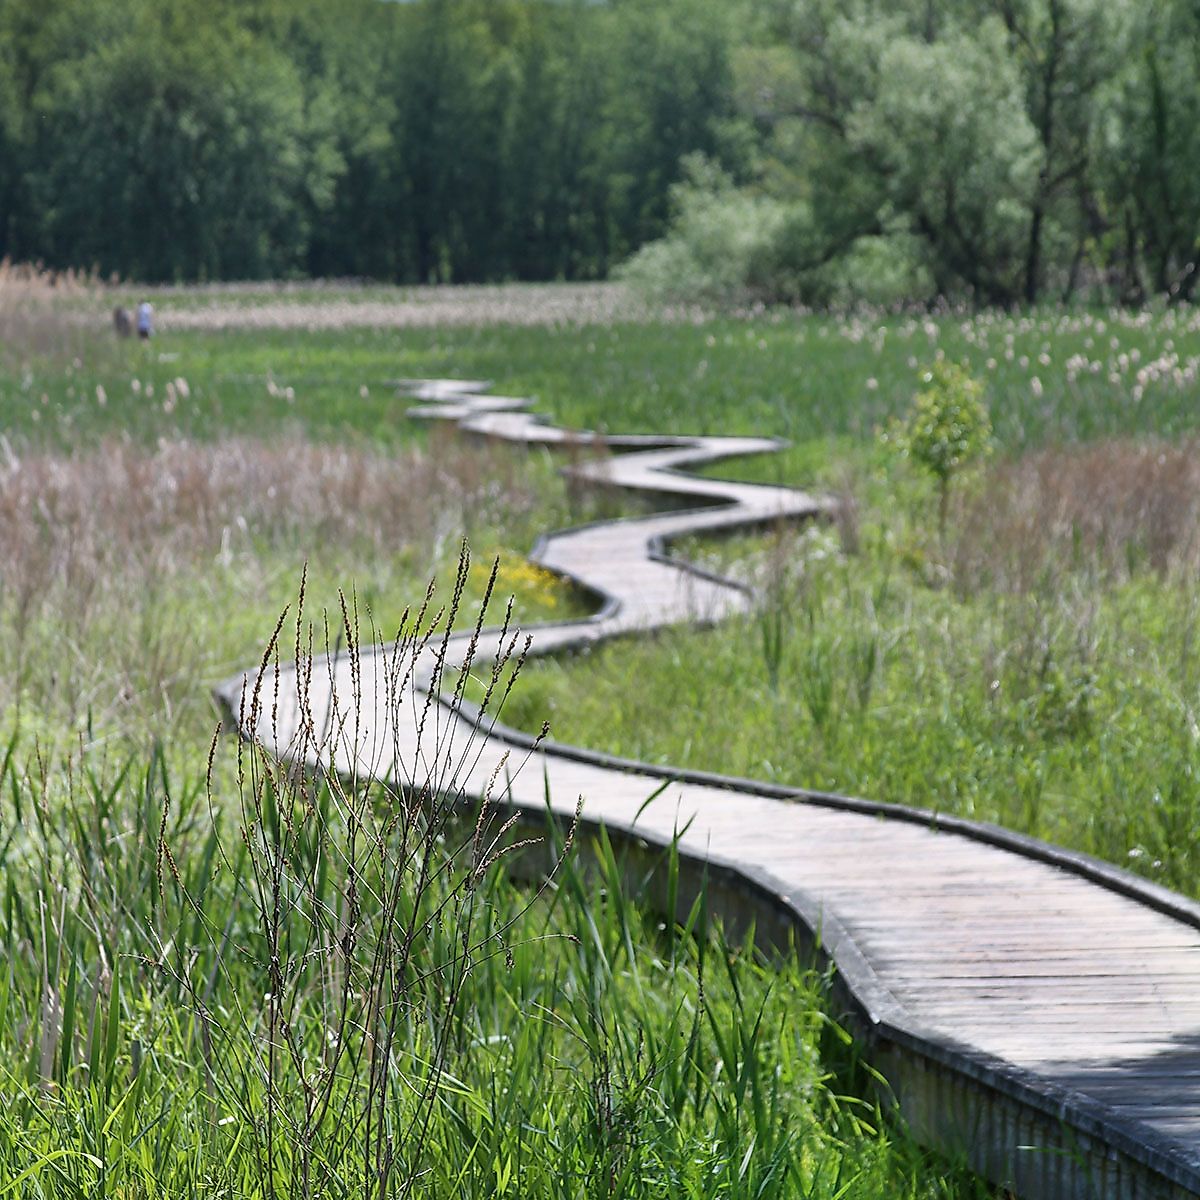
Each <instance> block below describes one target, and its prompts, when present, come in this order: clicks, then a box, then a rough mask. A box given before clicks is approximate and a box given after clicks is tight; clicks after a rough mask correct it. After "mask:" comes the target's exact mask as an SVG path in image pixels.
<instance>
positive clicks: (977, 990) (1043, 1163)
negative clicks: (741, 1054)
mask: <svg viewBox="0 0 1200 1200" xmlns="http://www.w3.org/2000/svg"><path fill="white" fill-rule="evenodd" d="M405 390H407V391H408V392H409V394H411V395H414V396H415V397H417V398H418V399H420V400H422V401H423V402H424V403H423V407H421V408H419V409H416V410H414V412H415V414H416V415H418V416H423V417H430V418H440V419H447V420H454V421H457V422H458V423H459V425H460V426H461V427H462V428H463V429H464V430H466V431H467V432H469V433H472V434H476V435H480V436H485V437H489V438H503V439H507V440H509V441H513V442H517V443H523V444H532V443H540V444H547V445H561V444H564V443H568V442H571V441H575V442H580V441H586V439H587V438H588V437H590V435H570V434H568V433H566V432H564V431H562V430H559V429H556V428H554V427H552V426H548V425H544V424H542V423H540V422H539V421H538V420H537V419H536V418H534V417H532V416H531V415H529V414H528V413H527V412H526V411H525V402H524V401H521V400H513V399H507V398H503V397H497V396H491V395H488V394H486V387H485V385H483V384H476V383H463V382H454V381H414V382H413V383H411V384H407V385H405ZM606 445H607V446H608V447H609V448H610V449H612V450H614V451H619V452H620V453H617V454H614V455H613V456H612V457H608V458H596V459H588V460H585V461H582V462H578V463H577V464H576V465H574V466H572V467H571V468H569V469H570V470H572V471H573V472H575V473H576V474H577V475H579V476H581V477H583V478H585V479H587V480H590V481H592V482H596V483H604V484H608V485H617V486H620V487H625V488H631V489H637V490H640V491H644V492H648V493H651V494H654V495H659V496H664V495H665V496H670V497H672V498H673V499H674V500H675V502H676V504H677V505H678V503H679V502H680V501H682V502H683V503H684V504H687V505H689V507H687V508H686V509H684V510H682V511H680V510H679V509H678V508H676V509H675V510H673V511H669V512H664V513H658V514H655V515H651V516H646V517H638V518H631V519H626V520H621V521H612V522H605V523H600V524H596V525H591V526H586V527H583V528H580V529H576V530H570V531H565V532H562V533H556V534H551V535H548V536H546V537H544V538H542V539H541V540H540V541H539V543H538V545H537V547H536V548H535V550H534V552H533V555H532V557H533V558H534V559H535V561H537V562H539V563H540V564H542V565H543V566H545V567H548V568H550V569H551V570H554V571H557V572H561V573H563V574H565V575H568V576H570V577H571V578H572V579H574V580H577V581H578V582H580V583H582V584H584V585H585V586H587V587H588V588H590V589H592V590H593V591H595V592H596V593H597V594H598V595H599V596H600V597H601V598H602V602H603V606H602V608H601V610H600V612H599V613H598V614H597V615H596V616H594V617H591V618H588V619H585V620H581V621H575V622H569V623H563V624H557V625H546V626H539V627H538V628H537V629H536V630H535V631H534V652H535V653H540V654H545V653H552V652H554V651H556V650H563V649H566V648H569V647H573V646H579V645H581V644H584V643H587V642H590V641H594V640H598V639H601V638H607V637H612V636H614V635H617V634H628V633H634V632H639V631H646V630H649V629H653V628H655V627H658V626H662V625H665V624H668V623H672V624H673V623H678V622H681V621H687V620H699V621H716V620H719V619H721V618H723V617H726V616H729V615H731V614H732V613H735V612H738V611H742V610H744V609H745V608H746V607H747V606H748V605H749V604H750V603H751V597H750V596H749V595H748V594H747V593H746V591H745V590H743V589H741V588H739V587H738V586H736V585H734V584H731V583H729V582H726V581H721V580H718V579H714V578H711V577H709V576H706V575H703V574H699V573H696V572H693V571H690V570H688V569H686V568H684V567H682V566H681V565H679V564H675V563H671V562H668V561H665V559H664V550H665V547H666V546H667V544H668V543H669V542H670V540H671V539H672V538H676V537H679V536H681V535H683V534H688V533H696V532H703V531H715V530H720V529H726V528H732V527H735V526H744V525H747V524H753V523H758V522H763V521H771V520H776V519H779V518H790V519H799V518H805V517H814V516H817V515H820V514H821V513H822V512H823V511H824V510H825V509H826V507H827V505H826V503H825V502H824V501H822V500H821V499H819V498H816V497H812V496H808V495H805V494H803V493H801V492H797V491H793V490H791V489H786V488H778V487H764V486H756V485H751V484H741V483H731V482H725V481H720V480H712V479H703V478H698V477H693V476H688V475H685V474H682V473H681V469H682V468H685V467H689V466H696V465H699V464H701V463H706V462H712V461H714V460H716V459H720V458H723V457H728V456H731V455H741V454H747V453H753V452H767V451H770V450H772V449H774V448H775V446H776V443H774V442H771V441H768V440H765V439H757V438H732V437H730V438H724V437H696V438H654V437H612V438H608V439H607V440H606ZM499 645H500V639H499V635H498V634H497V633H485V634H484V636H483V638H482V640H481V643H480V645H479V647H478V654H479V656H480V660H483V659H485V658H486V657H487V656H489V655H491V654H494V653H495V652H496V650H497V649H498V647H499ZM465 650H466V639H465V637H460V638H455V639H452V641H451V643H450V647H449V651H448V657H449V658H450V659H451V660H453V659H454V657H455V656H456V655H457V656H459V657H460V658H461V656H462V655H463V653H465ZM322 663H323V669H319V670H316V671H313V672H311V673H310V674H309V675H307V676H305V677H304V678H303V679H300V680H297V677H296V673H295V672H294V671H290V670H289V669H288V668H283V669H282V670H281V673H280V675H279V676H278V678H277V680H276V683H275V685H274V688H275V689H277V696H276V697H275V698H274V699H273V701H272V703H271V704H269V705H262V706H261V708H262V711H258V710H255V711H254V712H251V711H250V707H249V705H248V704H245V701H244V697H245V696H246V694H247V692H246V681H247V680H252V678H253V673H251V674H250V675H247V676H238V677H237V678H235V679H233V680H230V681H228V682H227V683H225V684H223V685H222V686H221V688H219V689H218V697H219V699H220V700H221V702H222V704H223V705H224V706H225V708H226V709H227V711H228V712H229V713H230V714H231V715H232V718H233V720H234V721H235V723H236V725H237V727H238V728H239V729H240V731H241V733H242V734H243V735H244V736H246V737H250V738H254V739H256V740H258V741H259V742H261V743H263V744H264V745H266V746H267V747H268V748H269V749H271V750H273V751H275V752H277V753H279V754H283V755H288V754H292V755H294V754H296V753H298V752H299V753H305V754H307V755H308V756H309V757H312V754H313V752H312V751H311V750H310V751H297V747H298V746H299V745H300V744H301V740H302V739H301V736H300V731H299V730H298V724H299V721H298V717H297V714H298V712H299V711H300V710H301V708H302V707H305V706H307V708H308V709H309V710H311V711H312V712H314V713H315V714H316V717H317V719H316V725H317V726H320V727H322V728H324V729H325V730H326V731H328V730H332V729H336V730H337V736H332V735H330V734H328V732H327V733H326V736H325V741H324V743H323V745H322V747H321V749H320V754H321V755H322V756H324V758H325V759H326V761H329V760H332V761H334V762H335V763H336V764H337V766H338V767H339V769H341V770H343V771H347V772H352V773H356V774H358V775H360V776H362V775H372V776H376V777H380V776H392V777H394V776H400V777H409V778H411V777H414V776H415V775H417V774H421V773H423V774H424V775H425V776H426V777H428V776H429V775H431V774H436V773H438V772H440V771H442V770H443V769H444V761H445V757H447V756H449V755H450V748H453V752H452V757H453V760H454V761H453V763H452V770H453V771H454V772H455V773H456V775H457V782H458V785H459V786H460V787H462V788H463V790H464V791H465V792H466V793H467V794H474V795H482V794H484V792H485V791H486V789H487V788H488V785H489V780H491V779H492V778H493V777H494V775H495V774H496V772H497V770H498V769H499V770H500V771H502V772H504V768H503V767H502V766H500V765H499V764H501V763H502V760H503V758H504V756H505V755H509V754H511V755H513V757H514V759H523V760H524V761H523V766H522V769H521V770H520V771H518V772H516V774H515V775H514V776H513V777H512V778H511V779H510V780H508V784H507V786H508V788H509V789H510V792H511V801H512V803H513V804H514V805H516V806H517V807H518V808H519V809H522V810H525V811H527V812H528V813H530V814H531V815H532V816H534V817H538V818H541V817H543V816H544V813H545V807H546V803H547V799H546V794H547V788H548V792H549V803H550V804H551V806H552V807H553V808H554V809H555V811H557V812H559V813H561V814H562V815H563V816H564V817H569V816H570V814H571V813H573V812H574V810H575V807H576V800H577V797H582V798H583V809H582V812H583V818H584V820H585V822H587V823H590V824H593V825H597V824H604V825H605V826H606V827H607V828H608V829H609V830H610V831H612V832H613V833H615V834H616V835H617V836H619V837H621V838H623V839H624V840H626V841H628V842H629V843H631V844H635V845H636V844H641V845H644V846H649V847H660V846H663V845H666V844H669V842H670V840H671V838H672V837H673V836H674V835H675V834H676V833H677V831H680V830H682V831H683V832H682V834H681V835H680V851H681V855H682V857H683V861H684V867H685V868H686V871H687V872H688V873H689V874H690V878H691V881H692V885H693V886H698V885H699V882H700V880H701V878H703V879H704V880H705V881H706V882H707V884H708V886H709V887H710V890H711V892H712V894H713V897H714V906H715V907H718V908H721V909H723V911H725V913H726V914H727V915H728V916H729V917H730V918H731V919H734V920H736V919H737V918H738V917H739V916H741V917H753V918H754V919H755V920H756V921H757V922H758V924H759V928H760V930H765V931H767V932H768V933H770V932H771V931H772V930H773V931H774V932H775V933H777V934H778V935H779V936H780V937H781V938H784V937H786V932H787V930H789V929H791V930H793V931H795V930H799V931H800V932H801V933H802V934H804V933H807V935H808V936H809V937H810V939H811V940H812V941H813V942H814V944H819V947H820V949H821V952H822V953H823V954H825V955H827V956H828V957H829V958H831V959H832V960H833V962H834V963H835V964H836V966H837V980H838V986H839V988H840V989H841V996H842V998H843V1000H844V1002H845V1004H846V1007H847V1013H848V1015H849V1018H850V1019H851V1021H852V1023H853V1024H854V1025H855V1026H856V1027H857V1030H858V1032H860V1033H861V1034H862V1035H863V1036H864V1037H865V1038H866V1039H867V1041H868V1042H869V1044H870V1046H871V1057H872V1062H873V1063H874V1064H875V1065H876V1066H877V1067H879V1068H880V1070H882V1072H883V1073H884V1075H885V1076H886V1077H887V1079H888V1081H889V1083H890V1085H891V1088H892V1090H893V1092H894V1094H895V1097H896V1100H897V1102H898V1104H899V1106H900V1109H901V1111H902V1113H903V1114H904V1116H905V1117H906V1119H907V1120H908V1121H909V1123H910V1125H911V1127H912V1129H913V1131H914V1133H915V1134H916V1136H917V1137H918V1138H920V1139H922V1140H924V1141H926V1142H927V1143H929V1144H931V1145H936V1146H939V1147H942V1148H944V1149H947V1150H950V1151H956V1152H960V1153H964V1154H965V1155H966V1156H967V1158H968V1160H969V1161H970V1162H971V1164H972V1165H973V1166H974V1167H975V1168H976V1169H977V1170H979V1171H980V1172H981V1173H982V1174H984V1175H986V1176H988V1177H990V1178H991V1179H993V1180H995V1181H997V1182H1000V1183H1003V1184H1006V1185H1008V1186H1009V1187H1011V1188H1012V1189H1013V1190H1014V1191H1015V1192H1016V1193H1017V1194H1018V1195H1020V1196H1027V1197H1051V1196H1054V1197H1060V1196H1061V1197H1092V1196H1095V1197H1105V1198H1108V1197H1112V1198H1117V1197H1121V1198H1125V1197H1159V1196H1163V1197H1167V1196H1170V1197H1176V1196H1191V1195H1200V906H1197V905H1195V904H1192V903H1191V902H1189V901H1187V900H1184V899H1182V898H1180V897H1178V896H1175V895H1174V894H1172V893H1169V892H1166V891H1165V890H1163V889H1160V888H1157V887H1155V886H1153V885H1151V884H1147V883H1145V882H1143V881H1141V880H1138V879H1136V878H1134V877H1133V876H1130V875H1128V874H1126V873H1124V872H1122V871H1119V870H1117V869H1116V868H1113V867H1109V866H1107V865H1106V864H1102V863H1099V862H1097V861H1095V860H1092V859H1088V858H1086V857H1084V856H1081V855H1076V854H1072V853H1069V852H1066V851H1062V850H1059V849H1056V848H1054V847H1050V846H1047V845H1044V844H1042V843H1038V842H1034V841H1032V840H1030V839H1026V838H1023V837H1021V836H1019V835H1015V834H1011V833H1007V832H1005V831H1002V830H998V829H995V828H994V827H990V826H983V825H978V824H974V823H971V822H966V821H961V820H956V819H954V818H945V817H937V816H934V815H933V814H931V813H927V812H920V811H916V810H909V809H901V808H895V807H891V806H882V805H877V804H872V803H869V802H865V801H858V800H850V799H846V798H844V797H836V796H826V795H819V794H814V793H806V792H799V791H791V790H788V789H783V788H776V787H769V786H765V785H762V784H756V783H753V782H750V781H738V780H729V779H719V778H716V777H711V776H703V775H699V774H696V773H690V772H686V771H675V770H670V769H656V768H652V767H647V766H644V765H640V764H636V763H626V762H619V761H616V760H613V759H609V758H606V757H605V756H603V755H599V754H594V753H590V752H588V751H583V750H577V749H572V748H568V747H557V746H553V745H548V746H541V747H536V746H533V745H532V744H531V743H530V741H529V739H527V738H524V737H522V736H521V735H520V734H516V733H513V732H512V731H510V730H505V729H502V728H500V727H498V726H494V725H490V724H486V723H485V724H483V725H480V724H479V722H478V721H476V720H475V719H473V714H472V712H471V711H470V710H469V709H468V710H466V711H462V712H456V711H454V710H452V709H451V707H449V706H448V705H445V704H440V703H434V704H432V706H429V705H428V698H427V689H428V684H429V678H430V675H431V674H432V670H433V666H432V662H431V661H430V656H429V655H426V657H425V659H424V660H422V661H420V662H419V663H418V665H417V670H416V671H415V674H414V675H413V676H412V677H410V678H408V679H403V678H401V672H400V671H399V667H398V665H397V663H396V661H395V655H389V648H388V647H383V646H379V647H364V648H359V649H358V650H357V652H356V653H354V654H342V655H340V656H333V657H331V658H329V659H327V660H322ZM631 686H635V685H634V684H632V683H631ZM298 692H303V693H305V703H304V705H301V704H300V703H299V702H298V700H297V698H296V695H297V693H298ZM348 698H349V699H348ZM427 708H428V712H429V716H428V719H427V721H424V722H423V721H422V718H421V715H420V714H421V713H422V712H423V711H426V709H427ZM268 709H269V710H270V711H269V712H268V711H266V710H268ZM351 710H352V711H351ZM678 719H681V720H686V714H680V716H679V718H678ZM311 728H312V727H311V726H310V729H311ZM419 728H420V729H421V731H422V733H423V737H421V736H418V730H419ZM433 744H437V745H438V746H439V747H440V753H441V754H442V755H443V759H441V760H439V761H438V762H432V761H430V752H429V751H428V750H427V747H428V746H429V745H433ZM504 773H505V774H507V773H506V772H504ZM650 797H653V799H649V798H650ZM648 799H649V803H647V800H648Z"/></svg>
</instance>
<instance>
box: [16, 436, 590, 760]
mask: <svg viewBox="0 0 1200 1200" xmlns="http://www.w3.org/2000/svg"><path fill="white" fill-rule="evenodd" d="M567 508H568V502H567V499H566V496H565V493H564V491H563V488H562V485H561V483H560V482H559V480H558V478H557V475H556V473H555V470H554V465H553V463H551V462H550V461H549V460H546V461H544V462H543V461H541V460H538V459H536V458H535V459H534V460H533V461H532V462H531V461H530V460H522V461H518V460H517V459H516V458H515V457H514V456H513V455H511V454H508V453H505V452H503V451H497V450H489V449H486V448H481V447H474V446H470V445H468V444H466V443H464V442H462V441H460V440H456V439H452V438H449V437H445V438H439V439H438V440H437V441H436V442H435V449H433V450H431V449H429V448H424V447H420V446H413V447H410V448H409V449H408V450H407V451H405V452H403V453H397V454H393V455H385V454H383V453H382V452H379V451H372V450H369V449H366V448H357V449H356V448H350V447H336V446H328V445H322V444H314V443H310V442H306V441H301V440H295V439H288V438H280V439H277V440H275V441H274V442H272V443H269V444H268V443H264V442H258V441H250V440H247V439H223V440H221V441H217V442H204V443H196V442H190V441H181V440H176V441H170V442H162V443H159V444H158V445H156V446H154V447H153V448H144V447H142V446H139V445H137V444H136V443H133V442H130V441H124V440H122V441H111V442H106V443H105V444H103V445H102V446H100V447H99V448H97V449H95V450H87V449H85V450H81V451H79V452H77V453H74V454H70V455H65V454H61V453H53V452H47V451H39V450H33V449H26V450H23V451H18V450H16V449H14V448H12V447H11V446H10V447H9V448H8V451H7V454H6V456H5V457H4V459H3V461H0V629H3V637H0V680H2V682H3V687H4V690H5V696H6V701H5V705H4V718H5V719H4V723H5V726H6V727H7V728H10V729H11V728H20V729H22V730H23V731H24V732H25V733H27V734H31V735H36V736H39V737H41V738H42V739H43V740H47V739H48V740H50V741H51V742H56V743H57V744H59V745H61V744H63V742H64V740H65V741H66V742H68V743H69V742H70V741H72V740H73V739H74V738H75V737H76V736H78V735H82V736H83V737H84V738H85V739H86V740H87V741H93V740H96V739H103V738H109V737H117V738H118V739H126V740H128V739H134V741H135V742H136V743H137V744H138V745H140V746H141V747H142V748H143V749H145V748H146V747H147V745H148V744H149V742H151V741H153V740H154V739H155V738H158V739H165V740H168V741H171V742H172V743H175V742H179V743H180V744H181V745H190V746H191V750H190V751H189V753H191V754H193V755H196V754H202V752H203V747H204V745H205V744H206V743H207V735H206V733H205V730H206V727H207V725H208V723H209V720H210V716H211V709H210V706H209V701H208V698H207V689H206V685H207V684H208V683H211V682H212V681H215V680H217V679H219V678H221V677H222V676H224V675H227V674H229V673H230V672H231V671H233V670H234V669H235V668H237V667H238V666H241V665H244V663H245V662H246V661H248V660H251V659H253V658H254V656H255V653H256V646H257V643H258V642H259V640H260V639H261V636H262V630H263V628H264V627H266V626H269V624H271V623H272V620H273V618H272V615H271V614H272V613H273V612H277V611H278V610H279V609H280V608H281V607H282V606H283V605H284V604H285V603H286V602H287V599H288V596H289V595H290V594H292V593H293V592H294V590H295V587H296V583H297V580H298V578H299V571H300V565H301V564H303V563H304V562H305V561H306V560H307V561H308V562H309V563H310V596H311V598H312V601H313V604H314V607H316V606H319V605H327V606H332V605H334V604H335V603H336V590H337V587H338V586H339V585H341V584H343V583H344V584H345V586H346V587H347V588H350V587H353V589H354V591H355V594H356V597H357V601H358V603H359V605H360V608H361V610H362V611H363V612H364V613H365V612H367V611H370V612H373V613H374V615H375V617H376V619H377V620H378V621H379V622H380V623H387V624H392V623H393V622H394V620H395V617H396V615H397V614H398V613H399V612H400V611H401V609H402V608H403V607H404V602H405V600H406V598H407V597H408V596H410V595H411V594H412V592H413V590H414V589H415V588H416V587H417V586H418V585H419V581H420V580H421V579H422V578H424V577H427V575H428V573H429V572H430V571H431V570H433V569H435V568H436V569H439V570H441V571H442V572H443V574H446V573H450V572H452V569H453V563H454V560H455V558H456V548H457V545H458V541H459V539H460V538H461V536H462V534H463V531H467V532H469V533H470V534H471V535H472V536H473V537H474V538H476V540H478V541H479V542H481V543H484V544H485V545H488V546H489V547H496V548H497V549H498V550H499V551H501V553H502V567H503V571H504V578H503V580H502V583H503V586H504V588H505V592H506V594H507V593H509V592H511V593H513V594H516V595H517V596H518V598H519V600H520V603H521V606H522V611H523V612H525V613H526V614H527V615H528V616H529V617H530V618H532V619H536V618H537V617H540V616H542V615H554V616H560V615H562V614H563V613H564V612H565V613H570V612H574V611H578V610H579V609H578V605H579V601H578V599H577V598H576V597H575V596H574V594H573V592H572V591H571V590H570V589H569V588H568V587H565V586H564V585H562V584H561V582H560V581H558V580H555V579H552V578H542V577H540V576H539V577H537V578H527V577H526V576H525V575H523V574H522V572H521V570H520V564H521V563H522V562H523V559H522V558H521V557H520V555H518V554H516V553H515V552H513V551H511V550H508V549H507V548H506V547H507V546H509V545H512V542H507V541H506V540H505V539H507V538H512V539H513V540H514V541H515V542H516V543H517V544H522V543H525V542H527V541H531V540H532V538H533V536H534V534H535V531H536V530H537V529H539V528H541V527H542V526H543V525H544V524H554V523H560V522H563V521H565V520H566V519H567V515H566V514H567ZM485 582H486V581H485V580H484V579H480V578H474V579H472V580H471V581H469V585H468V593H467V597H468V602H469V603H470V602H473V601H474V600H477V599H478V598H479V597H480V596H481V595H482V590H483V587H484V585H485Z"/></svg>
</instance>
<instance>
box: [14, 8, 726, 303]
mask: <svg viewBox="0 0 1200 1200" xmlns="http://www.w3.org/2000/svg"><path fill="white" fill-rule="evenodd" d="M730 40H731V34H730V28H729V17H728V7H727V6H725V5H723V4H721V3H720V0H623V2H621V3H614V4H611V5H596V4H593V3H585V2H583V0H579V2H577V3H576V2H572V0H567V2H562V0H557V2H556V0H419V2H417V3H407V4H396V3H382V2H381V0H119V2H118V0H0V256H3V255H7V256H9V257H11V258H14V259H40V260H43V261H45V262H46V263H48V264H50V265H52V266H66V265H74V266H89V265H96V266H98V267H99V269H100V270H101V271H102V272H104V273H108V272H110V271H118V272H120V273H122V274H124V275H129V276H133V277H137V278H141V279H147V280H156V279H166V280H172V279H213V278H246V277H264V276H279V275H309V274H311V275H323V276H331V275H333V276H344V275H361V276H369V277H374V278H381V279H395V280H418V281H426V280H439V279H451V280H481V279H508V278H527V279H547V278H549V279H553V278H588V277H596V276H602V275H604V274H606V273H607V271H608V269H609V266H610V265H611V264H612V263H613V262H615V261H618V260H619V259H621V258H623V257H625V256H626V255H628V254H629V252H630V251H631V249H633V248H635V247H636V246H638V245H639V244H641V243H642V242H643V241H645V240H646V239H647V238H650V237H653V236H655V235H657V234H658V233H660V232H661V231H662V230H663V228H664V225H665V221H666V217H667V215H668V199H667V194H668V185H669V184H670V183H671V182H672V181H673V180H674V179H676V178H677V176H678V171H679V161H680V158H681V156H682V155H683V154H685V153H686V152H689V151H704V152H707V153H710V154H719V152H720V147H719V145H718V144H717V140H716V134H715V130H716V128H717V125H718V122H719V121H720V120H721V119H722V118H723V117H724V116H725V115H726V113H727V111H728V107H729V104H730V98H731V95H732V85H731V81H730V78H729V75H728V69H729V58H728V53H727V47H728V45H729V43H730Z"/></svg>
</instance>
